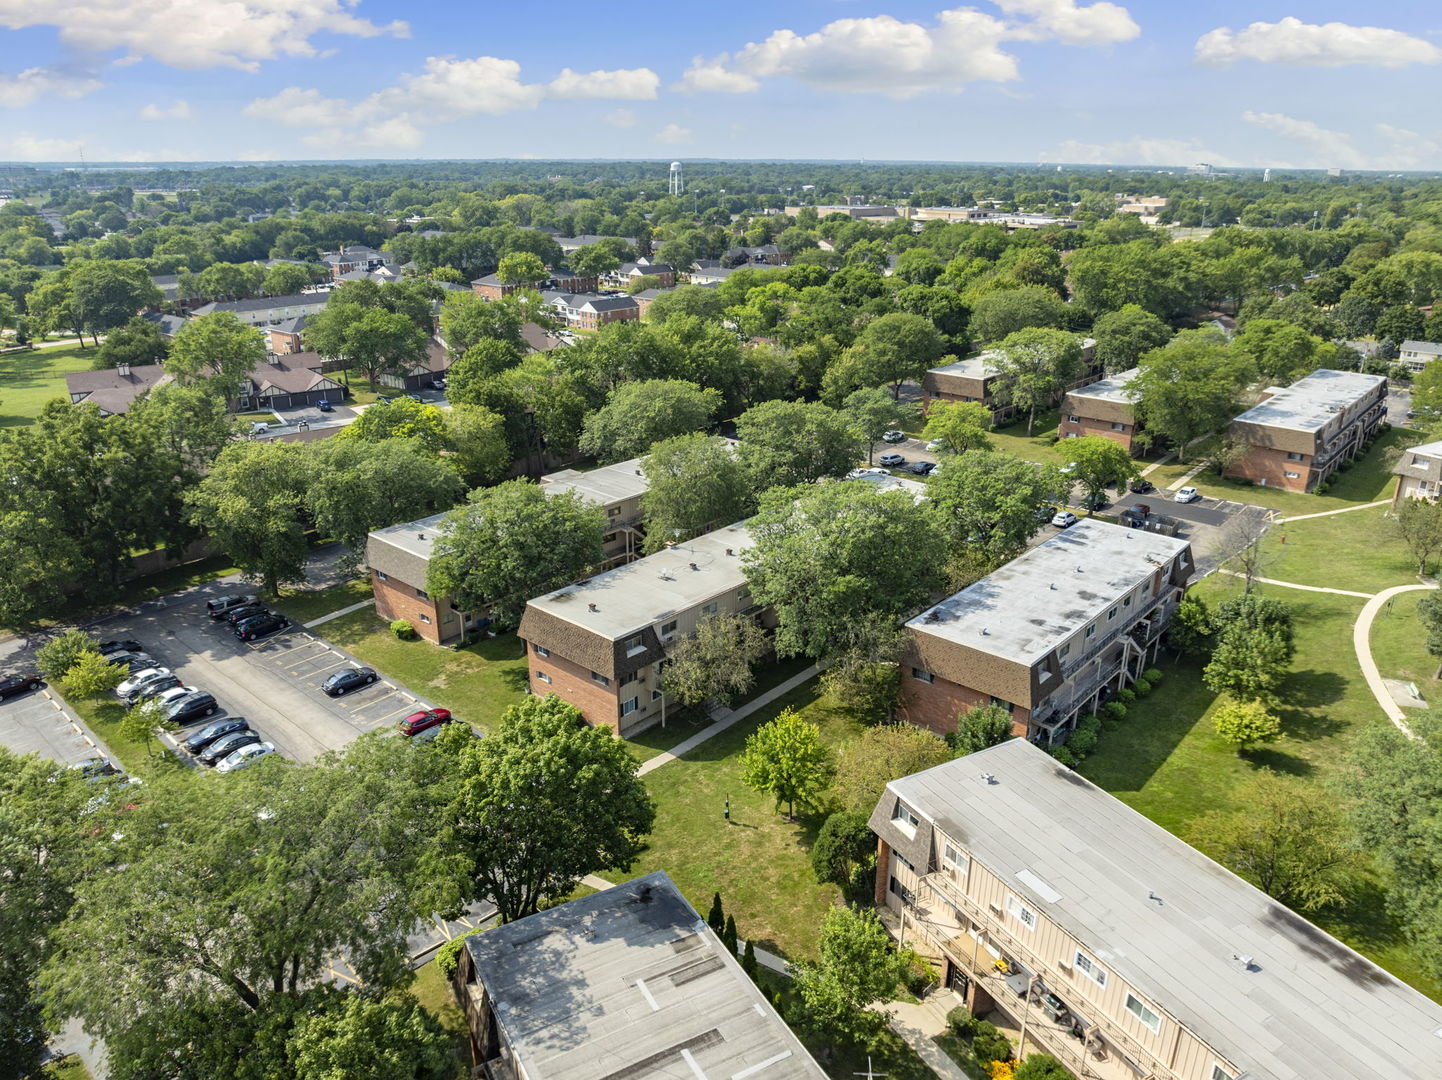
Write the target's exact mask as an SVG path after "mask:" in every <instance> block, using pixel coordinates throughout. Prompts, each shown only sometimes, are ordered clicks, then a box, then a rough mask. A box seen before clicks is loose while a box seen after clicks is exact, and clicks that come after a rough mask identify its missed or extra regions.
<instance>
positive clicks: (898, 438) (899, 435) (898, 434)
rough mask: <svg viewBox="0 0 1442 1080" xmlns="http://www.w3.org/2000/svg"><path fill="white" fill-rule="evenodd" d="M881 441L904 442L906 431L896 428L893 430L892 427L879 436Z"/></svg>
mask: <svg viewBox="0 0 1442 1080" xmlns="http://www.w3.org/2000/svg"><path fill="white" fill-rule="evenodd" d="M881 441H882V442H892V443H896V442H905V441H906V432H904V431H897V430H895V429H894V428H893V429H892V430H891V431H888V432H886V433H885V434H884V435H882V436H881Z"/></svg>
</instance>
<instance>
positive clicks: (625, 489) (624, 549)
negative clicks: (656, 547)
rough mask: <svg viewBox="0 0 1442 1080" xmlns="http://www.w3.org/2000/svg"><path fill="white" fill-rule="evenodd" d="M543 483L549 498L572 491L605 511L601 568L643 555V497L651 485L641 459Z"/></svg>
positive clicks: (566, 474) (564, 473)
mask: <svg viewBox="0 0 1442 1080" xmlns="http://www.w3.org/2000/svg"><path fill="white" fill-rule="evenodd" d="M540 484H541V487H542V488H543V489H544V490H545V492H546V494H548V495H560V494H562V493H564V492H572V493H573V494H575V495H576V496H577V497H578V498H580V499H581V500H582V501H583V502H588V503H590V504H592V505H593V506H598V507H600V508H601V509H602V510H603V511H605V514H606V532H605V533H604V534H603V535H602V537H601V544H602V556H603V558H604V560H605V561H604V562H602V564H601V565H602V567H604V568H607V569H609V568H610V567H612V566H618V565H620V564H621V563H626V562H630V561H631V560H632V559H635V558H637V557H638V556H639V555H640V554H641V543H642V541H643V540H645V538H646V530H645V529H644V528H643V526H642V521H641V518H642V512H641V498H642V496H644V495H645V494H646V491H647V490H648V489H649V488H650V486H651V485H650V482H649V481H648V480H647V479H646V474H645V472H644V471H643V470H642V469H641V459H640V458H632V459H631V460H630V461H618V462H617V463H616V464H614V465H605V466H603V467H601V468H599V469H592V470H591V471H589V472H581V471H580V470H578V469H562V470H561V471H560V472H553V473H548V474H546V475H545V476H543V477H541V480H540Z"/></svg>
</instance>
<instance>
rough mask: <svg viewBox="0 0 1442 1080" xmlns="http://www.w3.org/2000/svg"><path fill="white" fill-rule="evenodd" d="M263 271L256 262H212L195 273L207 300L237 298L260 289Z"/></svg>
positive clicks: (253, 293) (252, 294)
mask: <svg viewBox="0 0 1442 1080" xmlns="http://www.w3.org/2000/svg"><path fill="white" fill-rule="evenodd" d="M264 277H265V271H264V270H263V269H262V268H261V267H260V266H259V265H258V264H256V263H212V264H211V265H209V266H207V267H206V268H205V269H204V270H202V271H201V272H200V273H199V274H197V275H196V284H197V286H198V287H199V289H200V295H201V296H203V297H205V298H206V299H207V300H238V299H240V298H242V297H246V296H254V295H255V294H256V293H257V292H259V291H260V283H261V280H262V279H263V278H264Z"/></svg>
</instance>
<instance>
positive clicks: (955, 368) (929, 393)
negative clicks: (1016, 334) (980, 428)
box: [921, 338, 1101, 424]
mask: <svg viewBox="0 0 1442 1080" xmlns="http://www.w3.org/2000/svg"><path fill="white" fill-rule="evenodd" d="M1096 345H1097V343H1096V340H1095V339H1094V338H1087V339H1085V340H1084V341H1083V342H1082V364H1083V366H1082V372H1081V374H1080V375H1079V376H1078V377H1077V378H1076V379H1075V380H1073V381H1072V383H1071V385H1069V386H1068V387H1067V390H1068V391H1071V390H1076V389H1080V388H1081V387H1083V386H1086V385H1088V384H1089V383H1091V382H1093V381H1094V380H1095V379H1096V378H1097V377H1098V376H1099V375H1100V374H1101V369H1100V368H1098V367H1097V364H1096ZM995 359H996V353H995V352H994V351H990V350H988V351H987V352H983V353H978V354H977V355H976V356H968V357H967V358H966V359H965V360H957V361H956V362H955V363H951V364H943V365H942V366H941V367H934V368H931V369H930V370H929V371H927V373H926V374H925V375H924V376H923V377H922V380H921V390H922V394H921V405H922V409H923V410H925V409H930V408H931V403H932V402H933V401H979V402H981V403H982V404H983V405H985V406H986V407H987V408H988V409H990V410H991V420H992V423H994V424H1004V423H1007V422H1008V421H1010V420H1011V419H1012V418H1013V417H1015V416H1016V409H1015V408H1014V407H1013V406H1012V405H1011V404H1009V403H1007V402H1005V401H1004V400H1003V399H1002V398H1001V397H1000V396H999V394H998V391H999V390H1000V389H1001V385H1002V378H1003V377H1002V374H1001V372H999V371H998V370H997V369H996V367H995V364H994V361H995Z"/></svg>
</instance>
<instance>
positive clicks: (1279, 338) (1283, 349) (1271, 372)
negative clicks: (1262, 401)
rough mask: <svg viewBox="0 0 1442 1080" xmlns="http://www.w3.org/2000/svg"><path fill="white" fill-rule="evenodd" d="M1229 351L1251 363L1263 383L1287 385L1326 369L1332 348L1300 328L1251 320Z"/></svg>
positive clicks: (1273, 322) (1288, 324)
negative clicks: (1236, 353) (1323, 368)
mask: <svg viewBox="0 0 1442 1080" xmlns="http://www.w3.org/2000/svg"><path fill="white" fill-rule="evenodd" d="M1232 350H1233V351H1235V352H1238V353H1240V354H1241V355H1242V356H1244V357H1246V358H1247V359H1248V360H1249V361H1250V362H1251V367H1252V368H1254V369H1255V370H1256V371H1257V372H1258V373H1260V374H1261V376H1262V377H1263V378H1264V379H1267V380H1268V381H1270V382H1275V383H1290V382H1292V381H1293V380H1294V379H1296V378H1297V377H1298V376H1300V375H1305V374H1307V373H1309V372H1311V371H1313V370H1314V369H1316V368H1318V367H1325V366H1327V363H1326V361H1329V360H1330V359H1331V356H1332V355H1333V353H1334V352H1335V350H1334V348H1333V346H1331V345H1329V344H1327V343H1326V342H1324V341H1323V340H1322V339H1321V338H1319V337H1316V336H1315V335H1313V334H1309V333H1307V331H1306V330H1304V329H1303V328H1302V327H1300V326H1297V325H1295V324H1293V323H1289V322H1283V321H1282V320H1280V319H1252V320H1250V321H1248V323H1247V325H1246V326H1245V327H1243V328H1242V330H1241V332H1240V333H1238V334H1237V336H1236V338H1234V339H1233V341H1232Z"/></svg>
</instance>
